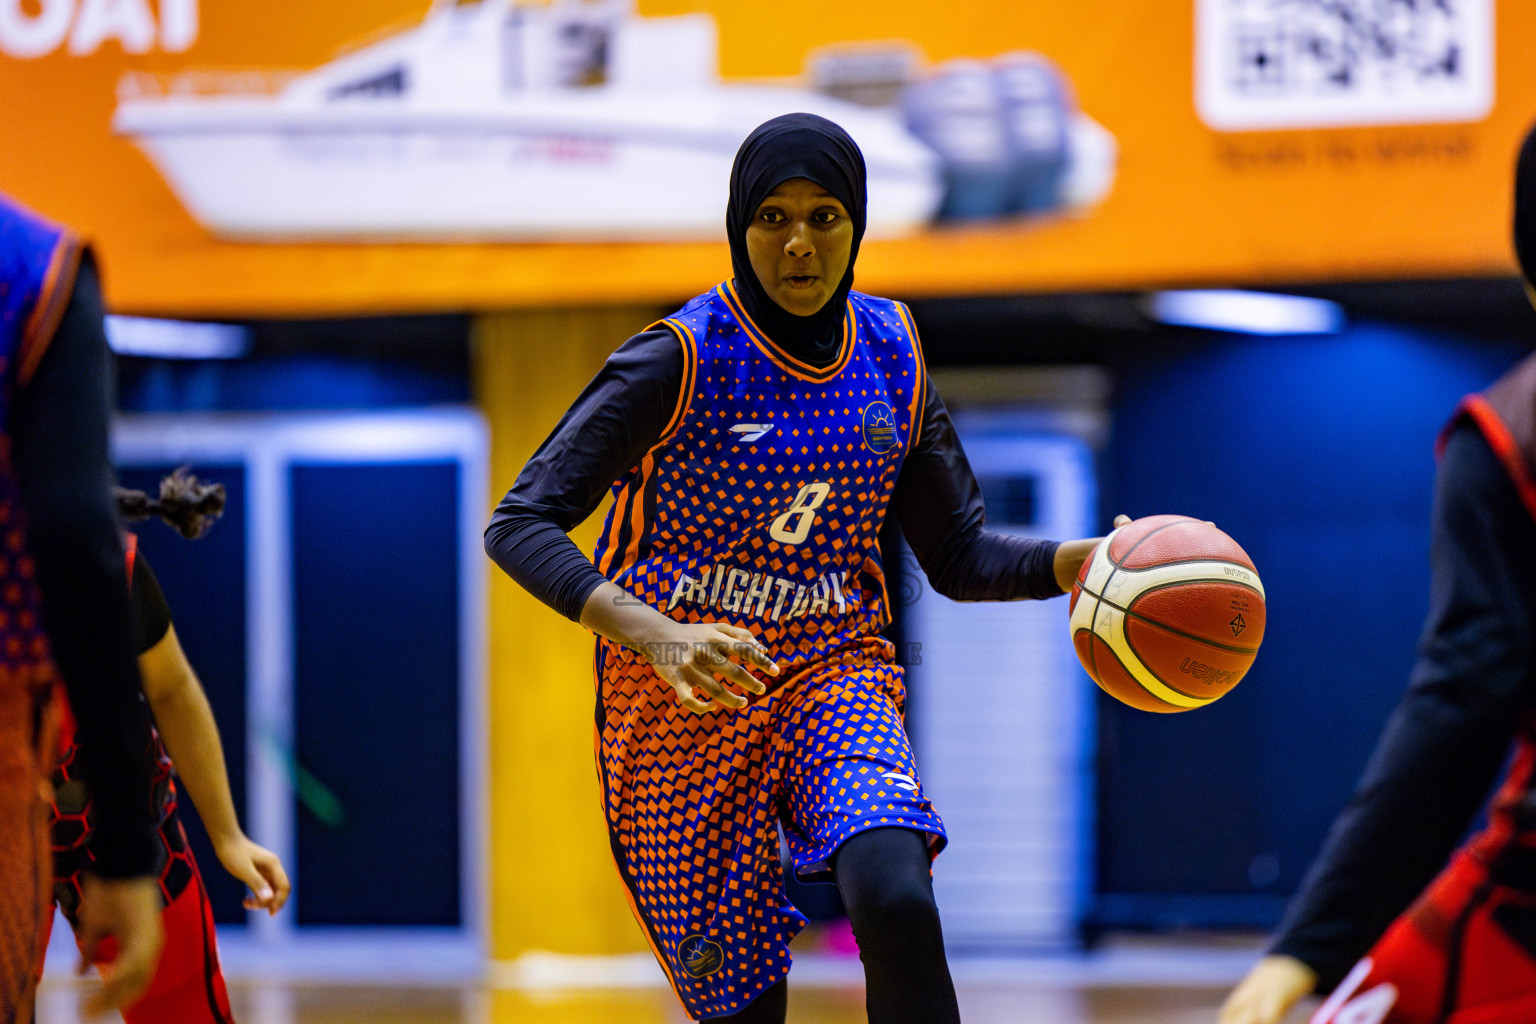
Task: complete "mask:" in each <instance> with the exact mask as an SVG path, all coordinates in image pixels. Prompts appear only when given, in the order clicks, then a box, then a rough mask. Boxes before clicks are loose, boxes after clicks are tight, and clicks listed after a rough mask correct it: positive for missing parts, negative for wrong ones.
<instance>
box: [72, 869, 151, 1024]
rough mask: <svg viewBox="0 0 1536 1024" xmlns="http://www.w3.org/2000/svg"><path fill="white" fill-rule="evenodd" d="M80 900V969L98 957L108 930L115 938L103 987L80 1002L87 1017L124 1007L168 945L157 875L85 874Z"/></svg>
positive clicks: (136, 995) (104, 968)
mask: <svg viewBox="0 0 1536 1024" xmlns="http://www.w3.org/2000/svg"><path fill="white" fill-rule="evenodd" d="M84 889H85V891H84V893H83V897H84V898H83V899H82V900H81V901H80V934H79V940H80V971H81V973H84V972H85V969H86V967H87V966H88V965H89V964H91V963H92V962H94V961H95V959H96V947H97V946H98V945H99V944H100V943H101V940H102V939H104V938H106V937H107V936H108V935H112V936H116V938H117V957H116V958H115V959H114V960H113V961H112V962H111V963H110V964H104V965H102V966H101V977H102V985H101V988H99V989H97V990H96V991H95V992H93V993H91V995H90V996H88V997H87V998H86V999H85V1001H84V1003H83V1004H82V1005H81V1007H80V1013H81V1015H82V1016H83V1017H85V1019H86V1020H93V1019H95V1018H96V1017H99V1016H101V1015H102V1014H104V1013H106V1012H108V1011H109V1010H117V1009H121V1008H122V1007H124V1006H127V1005H128V1004H129V1003H132V1002H133V1001H134V1000H136V999H138V998H139V996H141V995H143V994H144V990H145V989H147V988H149V983H150V980H151V979H153V978H154V976H155V967H156V966H158V965H159V963H160V949H161V947H162V946H164V945H165V926H164V924H162V923H161V920H160V883H159V882H158V881H156V880H155V879H153V878H149V877H145V878H98V877H96V876H95V875H89V874H88V875H86V876H85V883H84Z"/></svg>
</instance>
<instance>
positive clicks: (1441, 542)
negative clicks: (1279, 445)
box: [1272, 421, 1536, 992]
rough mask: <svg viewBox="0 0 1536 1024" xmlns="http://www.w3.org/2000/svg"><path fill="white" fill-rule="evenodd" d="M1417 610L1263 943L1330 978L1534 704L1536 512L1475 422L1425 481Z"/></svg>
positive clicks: (1424, 867)
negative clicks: (1353, 763)
mask: <svg viewBox="0 0 1536 1024" xmlns="http://www.w3.org/2000/svg"><path fill="white" fill-rule="evenodd" d="M1431 544H1432V546H1431V550H1430V563H1431V588H1430V610H1429V617H1428V620H1427V621H1426V624H1425V629H1424V634H1423V637H1422V638H1421V640H1420V644H1419V658H1418V662H1417V663H1416V665H1415V666H1414V670H1413V675H1412V678H1411V681H1410V683H1409V686H1408V691H1407V693H1405V694H1404V696H1403V698H1402V701H1401V702H1400V703H1399V704H1398V706H1397V709H1396V710H1395V711H1394V712H1393V714H1392V717H1391V719H1390V720H1389V721H1388V723H1387V727H1386V730H1385V731H1384V732H1383V733H1382V736H1381V739H1380V740H1379V741H1378V743H1377V746H1376V750H1375V752H1374V753H1373V754H1372V756H1371V759H1370V762H1369V764H1368V765H1367V766H1366V769H1365V774H1364V775H1363V776H1362V778H1361V780H1360V783H1359V785H1358V786H1357V788H1356V789H1355V792H1354V794H1353V796H1351V797H1350V800H1349V803H1348V805H1347V806H1346V807H1345V808H1344V810H1343V812H1342V813H1341V814H1340V815H1339V817H1338V819H1337V820H1336V821H1335V822H1334V824H1333V827H1332V829H1331V830H1330V831H1329V833H1328V838H1327V840H1326V841H1325V842H1324V844H1323V848H1322V851H1321V853H1319V855H1318V858H1317V860H1316V861H1315V862H1314V863H1313V865H1312V867H1311V869H1310V870H1309V871H1308V873H1307V876H1306V878H1305V879H1304V880H1303V882H1302V886H1301V890H1300V891H1299V892H1298V894H1297V895H1296V898H1295V899H1294V900H1293V901H1292V903H1291V905H1290V908H1289V910H1288V913H1287V915H1286V918H1285V921H1284V922H1283V924H1282V926H1281V934H1280V937H1279V939H1278V940H1277V941H1276V943H1275V944H1274V946H1273V947H1272V952H1275V953H1281V954H1286V955H1289V956H1293V957H1295V958H1297V959H1298V960H1300V961H1302V962H1303V963H1305V964H1306V965H1307V966H1309V967H1311V968H1312V969H1313V970H1314V971H1316V972H1317V975H1318V990H1319V991H1320V992H1327V991H1330V990H1332V989H1333V988H1334V987H1335V986H1336V985H1337V984H1338V983H1339V982H1340V981H1341V980H1342V979H1343V977H1344V975H1345V974H1346V972H1348V971H1349V969H1350V967H1351V966H1352V965H1353V964H1354V963H1355V961H1357V960H1358V959H1359V958H1360V957H1361V956H1363V955H1364V954H1365V953H1366V952H1367V950H1369V949H1370V947H1371V946H1372V945H1373V944H1374V943H1375V941H1376V940H1377V939H1378V938H1379V937H1380V936H1381V934H1382V932H1383V931H1385V930H1386V927H1387V925H1388V924H1390V923H1391V922H1392V920H1393V919H1394V918H1396V917H1397V916H1398V915H1399V914H1401V913H1402V912H1403V911H1404V910H1406V909H1407V907H1408V905H1409V904H1410V903H1412V901H1413V900H1414V898H1415V897H1417V896H1418V894H1419V893H1420V892H1421V891H1422V890H1423V889H1424V887H1425V886H1426V885H1428V884H1429V882H1430V880H1431V879H1432V878H1433V877H1434V876H1435V874H1436V873H1437V872H1438V871H1439V870H1440V869H1441V868H1442V867H1443V866H1444V865H1445V862H1446V859H1447V857H1449V855H1450V853H1451V851H1452V850H1453V849H1454V848H1455V846H1456V843H1457V841H1458V840H1459V839H1460V838H1461V837H1462V835H1463V834H1464V833H1465V832H1466V830H1467V827H1468V825H1469V824H1470V823H1471V821H1472V819H1473V817H1474V816H1475V815H1476V814H1477V811H1478V808H1479V807H1480V806H1481V805H1482V803H1483V802H1484V800H1485V799H1486V797H1487V796H1488V792H1489V789H1490V787H1491V786H1492V785H1493V782H1494V780H1495V778H1496V777H1497V776H1498V774H1499V771H1500V768H1501V767H1502V765H1503V764H1504V761H1505V759H1506V758H1507V757H1508V755H1509V749H1510V743H1511V741H1512V740H1513V739H1514V737H1515V734H1516V731H1517V730H1518V728H1519V726H1520V723H1521V721H1522V720H1523V717H1524V716H1525V715H1526V714H1528V713H1529V711H1530V709H1531V708H1532V707H1533V705H1536V523H1533V522H1532V519H1531V516H1530V513H1529V512H1527V511H1526V509H1525V506H1524V505H1523V504H1521V502H1520V498H1519V495H1518V494H1517V493H1516V491H1515V488H1514V484H1513V483H1512V482H1511V480H1510V479H1509V475H1508V474H1507V473H1506V472H1505V470H1504V467H1503V466H1502V465H1501V464H1500V463H1499V460H1498V458H1497V457H1496V456H1495V455H1494V453H1493V451H1492V450H1491V449H1490V448H1489V447H1488V444H1487V442H1486V441H1485V440H1484V439H1483V437H1482V435H1481V434H1480V433H1478V431H1477V429H1476V428H1475V427H1474V426H1473V425H1472V424H1471V423H1470V422H1467V421H1463V422H1462V423H1461V424H1460V425H1458V426H1457V427H1456V428H1455V429H1454V430H1453V431H1452V433H1451V436H1450V439H1449V441H1448V443H1447V445H1446V448H1445V453H1444V456H1443V457H1442V460H1441V464H1440V471H1439V475H1438V477H1437V478H1436V484H1435V504H1434V513H1433V520H1432V542H1431Z"/></svg>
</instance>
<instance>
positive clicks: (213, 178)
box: [113, 0, 1115, 241]
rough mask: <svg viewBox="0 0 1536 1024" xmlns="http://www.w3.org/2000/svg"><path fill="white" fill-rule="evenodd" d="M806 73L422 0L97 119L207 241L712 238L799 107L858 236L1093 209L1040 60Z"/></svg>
mask: <svg viewBox="0 0 1536 1024" xmlns="http://www.w3.org/2000/svg"><path fill="white" fill-rule="evenodd" d="M808 69H809V74H808V78H809V80H810V83H809V84H800V83H798V82H795V81H793V80H786V81H784V82H779V81H770V82H739V83H738V82H728V81H721V79H720V77H719V74H718V71H717V32H716V25H715V21H714V19H713V18H712V17H711V16H710V15H708V14H704V13H696V14H685V15H678V16H671V17H640V16H638V15H636V14H635V13H634V11H633V9H632V3H631V2H630V0H557V2H555V3H553V4H550V5H548V6H538V7H534V6H523V5H521V4H518V3H516V2H515V0H458V2H452V0H438V2H437V3H436V4H434V6H433V7H432V8H431V10H430V11H429V12H428V13H427V15H426V16H425V18H424V19H423V21H422V22H421V24H419V25H418V26H416V27H415V28H412V29H409V30H407V31H404V32H401V33H398V34H396V35H393V36H390V37H388V38H385V39H383V40H382V41H379V42H376V43H374V44H372V45H369V46H367V47H365V48H363V49H360V50H357V51H356V52H353V53H350V54H347V55H345V56H342V57H340V58H338V59H337V60H335V61H332V62H331V63H329V64H326V65H324V66H322V67H320V68H317V69H315V70H312V71H308V72H303V73H288V74H284V73H280V72H259V71H253V72H246V73H233V74H205V73H196V72H187V73H183V74H180V75H175V76H170V77H168V78H166V77H158V76H151V75H146V74H130V75H128V76H125V77H124V78H123V80H122V81H121V82H120V84H119V97H118V106H117V111H116V114H115V116H114V119H113V128H114V130H115V131H116V132H118V133H119V134H123V135H127V136H129V137H131V138H132V139H133V140H134V141H135V142H136V143H137V145H138V146H139V147H140V148H142V149H143V150H144V151H145V152H146V153H147V154H148V155H149V157H150V159H151V160H152V161H153V162H154V163H155V165H156V166H157V167H158V168H159V170H160V171H161V173H162V175H163V176H164V177H165V179H166V180H167V181H168V183H169V184H170V185H171V187H172V188H173V189H174V191H175V192H176V194H177V196H178V197H179V198H180V199H181V201H182V203H183V204H184V205H185V206H186V207H187V209H188V210H189V211H190V212H191V213H192V214H193V216H195V217H196V218H197V219H198V220H199V221H200V222H201V223H202V224H203V225H204V226H205V227H207V228H208V229H209V230H210V231H212V232H213V233H214V234H216V235H220V236H223V237H228V238H233V239H244V240H251V241H286V240H304V239H327V240H329V239H349V240H363V241H392V240H413V239H415V240H437V241H441V240H454V239H463V240H485V239H489V240H498V239H505V240H540V239H554V238H576V239H619V240H622V239H668V238H713V237H718V236H720V235H722V234H723V230H724V229H723V218H724V210H725V202H726V191H727V183H728V179H729V172H730V165H731V160H732V158H733V157H734V155H735V152H736V148H737V147H738V146H739V145H740V143H741V140H742V139H743V138H745V137H746V135H747V133H748V132H750V131H751V130H752V128H754V127H755V126H756V125H758V124H760V123H761V122H763V121H765V120H767V119H768V118H771V117H774V116H776V115H778V114H783V113H789V112H792V111H809V112H812V113H816V114H820V115H822V116H824V117H827V118H830V119H831V120H833V121H836V122H837V123H839V124H841V125H842V126H843V127H844V128H846V129H847V130H848V132H849V134H850V135H852V136H853V138H854V139H855V140H856V141H857V142H858V144H859V146H860V148H861V149H862V150H863V151H864V156H865V160H866V162H867V164H868V169H869V196H870V202H869V230H870V234H871V235H872V236H876V237H878V236H880V235H893V234H901V233H904V232H908V231H911V230H914V229H916V228H919V227H921V226H923V225H925V224H927V223H929V222H930V221H932V220H933V219H935V218H936V217H941V218H955V219H981V218H992V217H1002V216H1012V215H1028V214H1037V213H1042V212H1050V211H1054V210H1060V209H1070V208H1073V207H1081V206H1086V205H1090V204H1092V203H1094V202H1097V200H1098V199H1099V198H1102V196H1103V195H1104V194H1105V193H1106V192H1107V191H1108V188H1109V185H1110V183H1111V181H1112V180H1113V175H1114V162H1115V145H1114V140H1113V138H1112V137H1110V136H1109V134H1108V133H1107V132H1105V131H1104V130H1103V129H1102V128H1100V127H1099V126H1098V125H1096V124H1094V123H1093V122H1092V121H1091V120H1089V119H1088V118H1086V117H1085V116H1084V115H1082V114H1081V113H1079V112H1078V111H1077V110H1076V109H1075V105H1074V102H1073V100H1072V98H1071V91H1070V88H1069V86H1068V85H1067V83H1066V81H1065V78H1064V77H1063V76H1061V75H1060V73H1059V72H1058V71H1056V70H1055V68H1054V67H1053V66H1051V65H1050V64H1049V63H1048V62H1046V61H1044V60H1043V59H1042V58H1038V57H1035V56H1033V55H1014V56H1012V57H1010V58H1004V59H1000V60H999V61H997V62H993V63H992V64H981V63H979V62H954V64H953V65H946V66H944V67H941V68H939V69H937V70H936V71H935V72H934V73H931V74H924V73H922V71H921V68H920V58H919V56H918V55H917V53H916V51H915V48H911V47H904V46H902V45H901V44H894V45H893V44H885V45H882V46H880V47H873V48H854V49H851V50H846V51H843V52H836V51H834V52H828V53H820V54H812V55H810V58H809V61H808Z"/></svg>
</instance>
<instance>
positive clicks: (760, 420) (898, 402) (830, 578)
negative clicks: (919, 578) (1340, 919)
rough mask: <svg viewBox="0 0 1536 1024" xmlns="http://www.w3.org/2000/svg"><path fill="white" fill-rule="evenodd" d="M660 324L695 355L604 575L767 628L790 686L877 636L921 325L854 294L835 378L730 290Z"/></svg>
mask: <svg viewBox="0 0 1536 1024" xmlns="http://www.w3.org/2000/svg"><path fill="white" fill-rule="evenodd" d="M660 323H661V324H662V325H664V326H665V327H667V328H668V329H670V330H671V331H672V332H673V333H674V334H676V335H677V339H678V341H679V342H680V343H681V344H682V348H683V353H684V370H683V383H682V387H681V388H680V389H679V393H678V400H677V407H676V409H675V411H674V412H673V415H672V418H671V421H670V423H669V424H668V425H667V427H666V429H665V430H664V431H663V432H662V435H661V437H660V439H659V440H658V441H657V443H656V444H655V445H654V446H653V447H652V448H651V450H650V451H649V452H647V453H646V455H645V457H644V458H643V459H641V461H640V463H639V465H637V466H635V467H634V468H633V469H632V470H631V471H630V472H629V473H628V474H626V475H625V476H624V477H623V478H621V479H620V480H619V481H618V482H617V483H616V484H615V485H614V497H615V500H614V504H613V507H612V508H611V509H610V511H609V514H608V518H607V521H606V522H605V524H604V526H603V532H602V536H601V538H600V539H599V541H598V545H597V550H596V554H595V561H596V564H597V567H598V569H599V570H600V571H601V572H602V573H603V574H604V575H605V576H607V577H608V578H609V579H610V580H613V581H614V582H615V583H617V584H619V585H620V586H622V587H623V588H624V589H625V590H627V591H628V592H629V593H630V594H632V595H634V596H635V597H637V598H638V599H640V600H641V601H644V602H646V603H648V604H650V605H652V606H653V607H655V608H658V609H660V610H661V611H663V612H665V613H666V614H668V615H670V616H672V617H673V618H675V619H678V620H680V621H687V622H726V623H730V624H732V625H736V626H741V627H744V628H746V629H750V630H752V632H753V633H754V634H755V635H756V636H757V637H758V639H759V640H761V641H762V642H763V643H764V645H765V646H766V647H767V648H768V650H769V652H770V654H772V656H773V657H774V658H775V660H777V661H778V662H779V664H780V667H781V669H783V670H785V671H784V672H783V673H782V674H781V677H780V678H788V675H789V674H792V669H793V667H794V666H795V665H796V664H797V663H798V664H808V663H811V662H816V661H819V660H822V659H824V658H826V657H827V656H829V655H831V654H832V653H833V652H835V651H837V650H839V649H840V648H843V647H846V646H849V645H851V644H855V643H857V642H859V641H860V640H861V639H862V638H868V637H872V636H874V635H875V634H877V633H878V632H879V630H880V629H881V628H882V627H883V626H884V625H885V624H886V622H888V621H889V607H888V597H887V594H886V587H885V570H884V566H883V564H882V560H881V554H880V546H879V543H878V538H879V534H880V527H881V525H882V524H883V522H884V520H885V512H886V508H887V506H888V504H889V502H890V497H891V493H892V491H893V490H894V489H895V486H896V478H897V476H898V475H899V474H900V472H901V466H902V461H903V459H904V458H905V457H906V453H907V450H908V447H909V446H910V445H911V443H912V441H913V439H914V438H915V437H917V436H918V435H919V433H920V432H921V429H922V422H921V420H922V412H923V401H924V397H925V389H926V387H927V382H926V374H925V370H924V367H923V359H922V352H921V348H920V346H919V342H918V338H917V332H916V329H915V328H914V327H913V325H912V318H911V314H910V312H909V311H908V310H907V308H906V307H905V306H904V305H902V304H901V303H899V302H893V301H891V300H888V299H880V298H875V297H873V296H869V295H863V294H861V293H859V292H852V293H850V294H849V296H848V308H847V316H846V317H845V318H844V326H843V338H842V346H841V348H840V349H839V350H838V353H837V358H836V360H835V361H834V362H833V363H832V364H831V365H829V366H827V367H824V368H817V367H814V366H811V365H809V364H807V363H804V362H801V361H799V360H797V359H795V358H794V357H792V356H791V355H789V354H788V353H787V352H785V351H784V350H783V349H781V348H779V347H778V346H777V345H775V344H774V343H773V341H772V340H770V339H769V338H768V337H767V336H766V335H765V334H764V333H763V332H762V331H761V330H760V329H759V328H758V327H757V325H756V324H755V323H753V321H752V319H751V317H750V316H749V315H748V314H747V313H746V311H745V310H744V309H743V307H742V305H741V302H740V300H739V299H738V298H737V296H736V294H735V292H734V291H733V289H732V286H731V285H730V284H729V283H727V284H722V285H719V286H717V287H716V288H714V289H712V290H711V291H709V292H706V293H705V294H703V295H700V296H698V297H697V298H695V299H693V300H692V301H691V302H689V303H688V304H687V305H686V306H684V307H683V308H682V309H680V310H679V311H678V312H676V313H674V314H673V315H672V316H669V317H667V318H666V319H664V320H662V321H660Z"/></svg>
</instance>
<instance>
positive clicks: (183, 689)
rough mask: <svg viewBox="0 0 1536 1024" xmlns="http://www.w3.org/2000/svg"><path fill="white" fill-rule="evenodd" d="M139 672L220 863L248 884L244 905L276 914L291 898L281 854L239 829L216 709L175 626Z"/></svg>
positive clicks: (147, 655) (141, 662)
mask: <svg viewBox="0 0 1536 1024" xmlns="http://www.w3.org/2000/svg"><path fill="white" fill-rule="evenodd" d="M139 671H140V673H141V674H142V675H143V678H144V696H145V697H147V698H148V699H149V708H150V711H151V713H153V715H154V717H155V725H156V726H157V727H158V728H159V730H160V735H161V738H163V739H164V740H165V747H166V749H167V750H168V751H170V754H171V759H172V760H174V761H175V762H176V771H177V774H178V775H180V776H181V781H182V782H183V784H185V785H186V787H187V792H188V794H190V795H191V797H192V802H193V803H194V804H196V805H197V810H198V813H199V814H200V815H202V818H203V824H204V825H205V826H207V829H208V838H209V839H210V840H212V842H213V850H214V853H216V854H217V855H218V858H219V863H220V864H222V865H224V870H226V871H228V872H229V873H230V874H231V875H233V876H234V877H236V878H238V879H239V880H240V881H242V882H244V883H245V884H246V885H247V886H249V887H250V890H251V893H252V895H251V896H248V897H246V899H245V909H247V910H256V909H258V908H260V909H264V910H266V911H267V913H269V914H275V913H277V912H278V911H279V910H281V909H282V908H283V904H284V903H286V902H287V901H288V893H289V885H288V874H287V872H286V871H284V870H283V864H282V861H281V860H279V859H278V856H277V854H275V853H273V852H272V851H271V850H268V849H266V848H264V847H262V846H259V845H257V844H256V843H254V842H252V841H251V840H250V838H249V837H247V836H246V834H245V831H244V830H243V829H241V827H240V819H239V818H238V817H237V816H236V814H235V802H234V799H233V798H232V797H231V796H230V792H229V773H228V771H227V769H226V768H225V765H224V747H223V744H221V743H220V742H219V727H218V725H217V724H216V723H215V722H214V718H213V708H212V707H210V706H209V704H208V695H207V694H206V693H205V692H204V691H203V686H202V684H201V683H200V682H198V679H197V673H196V672H194V671H193V670H192V665H191V663H189V662H188V661H187V655H186V652H184V651H183V650H182V649H181V641H180V640H178V639H177V638H176V627H175V626H171V627H170V628H168V629H167V630H166V631H165V635H164V636H163V637H161V638H160V640H159V641H158V642H157V643H156V644H155V645H154V646H153V647H151V648H150V649H149V650H147V651H145V652H144V653H143V654H141V655H139Z"/></svg>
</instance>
